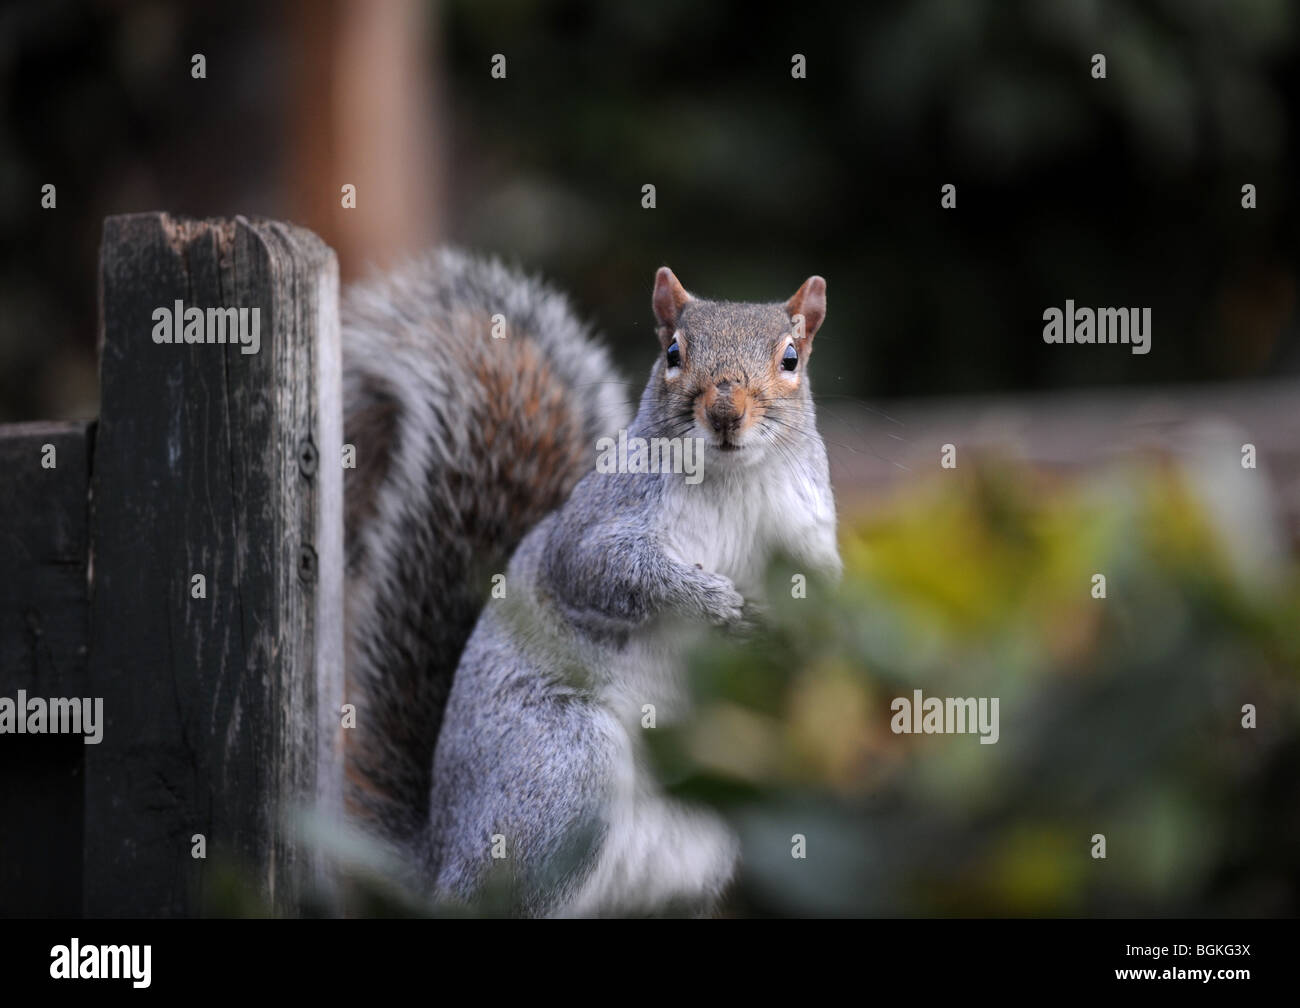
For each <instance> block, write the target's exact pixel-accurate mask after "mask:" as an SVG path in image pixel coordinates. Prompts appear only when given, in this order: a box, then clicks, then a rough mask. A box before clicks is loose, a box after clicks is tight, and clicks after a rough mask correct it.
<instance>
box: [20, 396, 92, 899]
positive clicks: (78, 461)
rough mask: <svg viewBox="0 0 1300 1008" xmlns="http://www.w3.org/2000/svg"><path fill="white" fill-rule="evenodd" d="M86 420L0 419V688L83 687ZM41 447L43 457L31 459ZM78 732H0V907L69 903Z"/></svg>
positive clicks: (46, 694) (76, 870) (77, 842)
mask: <svg viewBox="0 0 1300 1008" xmlns="http://www.w3.org/2000/svg"><path fill="white" fill-rule="evenodd" d="M91 441H92V428H91V425H90V424H88V423H86V422H73V423H30V424H15V425H11V426H5V427H0V473H2V474H3V475H2V476H0V696H3V697H7V698H9V699H11V700H16V699H17V697H18V691H19V690H25V691H26V694H27V695H28V696H33V697H41V698H43V699H46V700H48V699H50V698H51V697H81V696H84V695H86V692H85V689H86V639H87V638H86V629H87V628H86V614H87V592H86V555H87V525H86V513H87V501H88V491H89V478H90V452H91ZM47 444H48V445H52V446H53V447H54V451H55V456H54V459H55V467H54V468H52V469H47V468H44V467H42V465H41V461H42V457H43V454H44V453H43V452H42V448H43V446H44V445H47ZM86 748H87V746H86V745H85V742H84V741H83V739H82V737H81V736H55V735H10V734H0V916H24V917H26V916H42V917H43V916H65V915H75V914H77V913H79V912H80V910H81V848H82V775H83V766H84V759H85V750H86Z"/></svg>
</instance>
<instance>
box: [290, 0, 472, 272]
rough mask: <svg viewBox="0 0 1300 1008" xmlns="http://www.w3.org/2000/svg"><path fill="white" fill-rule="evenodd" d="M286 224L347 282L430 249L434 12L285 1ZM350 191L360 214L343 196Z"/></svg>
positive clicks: (403, 1)
mask: <svg viewBox="0 0 1300 1008" xmlns="http://www.w3.org/2000/svg"><path fill="white" fill-rule="evenodd" d="M285 16H286V28H287V33H288V41H289V51H290V53H291V54H292V55H291V64H290V70H289V74H290V76H289V82H290V101H289V116H290V122H289V124H288V134H289V138H290V143H289V150H288V152H287V157H286V159H285V164H286V170H287V172H288V177H287V179H286V180H285V188H286V192H287V194H288V206H289V208H290V216H291V219H292V220H294V221H295V222H297V223H300V224H303V225H305V226H307V227H309V228H311V229H312V230H313V231H315V232H316V233H317V234H319V235H320V236H321V237H322V238H323V239H324V240H325V241H326V242H328V243H329V244H330V245H331V246H333V248H334V250H335V251H336V252H337V253H338V257H339V269H340V273H341V274H342V277H343V279H345V280H346V279H349V278H351V277H355V276H357V275H358V274H363V273H364V272H365V271H366V270H367V269H368V268H369V267H370V266H371V265H375V266H380V267H382V266H387V265H390V264H391V263H392V262H394V261H395V260H397V259H400V258H401V257H402V256H404V255H406V254H409V253H411V252H414V251H416V250H418V249H421V248H424V247H426V246H428V245H430V244H432V243H434V242H436V241H437V240H438V239H439V237H440V234H441V228H440V221H441V216H442V215H441V208H442V201H443V192H444V187H445V180H446V172H445V166H444V164H443V161H442V151H443V150H444V149H445V145H444V144H443V143H442V142H441V134H442V132H443V122H444V116H443V108H442V103H441V81H440V70H439V65H440V61H439V58H438V53H437V49H438V33H437V19H436V10H435V5H433V4H430V3H428V2H425V0H289V2H288V4H287V6H286V9H285ZM348 184H350V185H353V186H355V187H356V208H355V209H345V208H344V206H343V187H344V186H345V185H348Z"/></svg>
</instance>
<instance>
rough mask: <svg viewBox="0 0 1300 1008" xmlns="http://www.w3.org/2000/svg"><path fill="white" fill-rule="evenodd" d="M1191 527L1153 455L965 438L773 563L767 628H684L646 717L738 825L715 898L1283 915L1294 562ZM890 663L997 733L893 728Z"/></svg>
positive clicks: (906, 908)
mask: <svg viewBox="0 0 1300 1008" xmlns="http://www.w3.org/2000/svg"><path fill="white" fill-rule="evenodd" d="M1218 541H1219V536H1218V534H1217V532H1216V529H1215V528H1213V527H1212V526H1211V525H1210V523H1209V519H1207V517H1206V516H1205V513H1204V512H1203V511H1202V509H1201V508H1200V506H1199V504H1198V501H1197V499H1196V497H1195V496H1194V494H1193V493H1191V492H1189V489H1188V487H1187V485H1186V484H1185V483H1184V481H1183V480H1182V478H1181V476H1180V474H1179V472H1178V470H1177V469H1176V468H1174V467H1172V466H1170V467H1163V466H1159V465H1156V466H1146V467H1139V466H1134V467H1132V468H1126V469H1119V470H1116V471H1114V472H1111V473H1109V474H1103V475H1102V476H1100V477H1098V478H1096V479H1094V480H1093V481H1092V482H1091V483H1089V484H1088V485H1080V484H1071V483H1068V482H1062V481H1058V480H1054V479H1052V478H1049V477H1046V476H1044V475H1041V474H1035V473H1033V472H1031V471H1027V470H1024V469H1021V468H1019V467H1015V466H1012V465H1010V464H1003V465H998V464H996V462H995V460H985V461H982V462H981V463H980V464H979V465H978V466H976V467H974V468H970V467H966V468H963V469H961V470H957V471H953V472H951V473H948V474H945V477H944V478H943V479H942V480H939V481H936V482H935V483H933V484H931V485H929V486H927V487H922V488H915V487H914V488H912V489H910V490H908V491H906V492H904V493H902V494H901V495H900V496H898V497H897V498H896V499H895V500H894V501H892V502H890V503H889V504H887V505H886V506H884V507H883V508H882V509H881V510H880V511H879V512H878V513H876V514H875V515H874V516H873V517H871V518H870V519H868V520H865V521H863V522H862V523H860V524H858V525H857V526H856V527H853V528H850V529H847V530H845V534H844V537H843V542H844V549H843V553H844V558H845V561H846V575H845V578H844V582H843V585H842V586H841V587H840V589H839V590H838V591H830V590H826V589H825V588H821V589H817V588H814V587H812V586H810V588H809V591H808V597H807V598H806V599H790V595H791V587H790V586H791V582H790V579H789V576H788V572H782V573H776V572H774V574H773V578H772V580H771V583H770V597H771V598H772V599H774V600H780V599H782V598H785V599H786V600H787V601H785V602H784V603H782V602H780V601H776V602H774V603H773V604H772V606H771V624H772V625H771V629H770V631H769V632H766V633H764V634H763V635H761V636H760V637H758V638H756V639H754V640H751V641H748V642H745V643H742V644H736V643H734V642H720V641H715V642H713V643H711V644H710V645H708V646H707V647H706V648H705V649H704V650H702V651H701V652H700V653H699V654H698V656H697V660H696V662H695V665H694V680H693V681H694V683H695V690H696V694H697V700H698V703H699V707H698V713H697V716H695V717H694V719H693V720H692V721H691V722H690V723H689V724H685V725H682V726H680V727H678V728H676V729H672V730H662V731H657V732H653V733H650V737H651V741H652V742H653V743H654V744H655V750H656V753H657V759H658V763H659V764H660V765H661V767H662V769H663V774H664V778H665V780H666V781H667V782H668V783H670V784H671V786H672V787H673V789H674V790H675V791H676V792H677V793H678V794H680V795H683V796H687V797H692V798H696V799H700V800H704V801H707V802H708V803H710V804H713V805H716V806H717V807H718V808H720V809H722V810H723V811H724V812H725V813H726V814H727V815H728V817H729V818H730V819H731V820H732V821H733V822H734V823H735V825H736V827H737V828H738V829H739V831H740V833H741V836H742V839H743V843H744V850H745V854H744V877H743V880H742V883H741V885H740V886H739V888H738V892H737V893H736V896H735V901H734V906H733V908H732V909H733V912H735V913H738V914H781V915H785V914H791V915H798V914H818V915H821V914H884V915H993V916H998V915H1035V916H1036V915H1067V916H1068V915H1085V914H1086V915H1095V914H1100V915H1109V914H1115V915H1129V914H1146V915H1181V914H1190V915H1200V914H1219V915H1257V914H1258V915H1281V914H1287V915H1294V914H1295V913H1296V912H1297V910H1300V781H1298V780H1297V776H1296V768H1297V766H1300V705H1298V703H1297V697H1298V696H1300V692H1298V690H1297V687H1298V686H1300V675H1298V674H1297V668H1300V636H1298V635H1297V633H1296V627H1297V625H1298V623H1300V620H1298V617H1300V575H1298V573H1297V571H1296V569H1295V568H1293V567H1290V568H1287V569H1286V573H1285V575H1284V577H1285V579H1286V586H1285V587H1284V588H1283V590H1281V591H1277V590H1276V585H1275V584H1273V583H1272V582H1268V583H1261V584H1252V583H1250V581H1249V580H1248V579H1246V578H1243V576H1242V575H1241V574H1240V573H1239V572H1234V570H1235V568H1234V566H1233V565H1232V564H1231V563H1229V562H1228V558H1227V557H1226V556H1224V555H1223V552H1222V550H1221V549H1220V547H1219V546H1218V545H1217V544H1218ZM1097 572H1101V573H1104V574H1106V577H1107V597H1106V598H1105V599H1104V600H1103V599H1095V598H1093V597H1092V594H1091V587H1092V580H1091V579H1092V575H1093V574H1094V573H1097ZM1265 581H1268V579H1267V578H1265ZM915 689H921V690H922V691H923V693H924V695H925V696H926V697H931V696H935V697H998V698H1000V739H999V741H998V742H997V743H996V744H991V745H990V744H980V742H979V739H978V736H977V735H972V734H965V735H942V734H935V735H916V734H894V733H893V732H892V731H891V728H890V717H891V712H890V701H891V700H892V699H893V698H895V697H908V698H911V697H912V695H913V690H915ZM1246 703H1251V704H1254V705H1256V708H1257V712H1258V727H1256V728H1254V729H1245V728H1243V727H1242V723H1241V722H1242V712H1241V707H1242V705H1243V704H1246ZM796 833H799V834H803V835H804V836H805V837H806V838H807V853H808V856H807V858H806V859H803V860H800V859H796V858H793V857H792V856H791V847H792V842H791V841H792V837H793V835H794V834H796ZM1095 833H1101V834H1104V835H1105V837H1106V844H1107V848H1106V852H1107V857H1106V859H1105V860H1094V859H1093V858H1092V856H1091V847H1092V841H1091V837H1092V836H1093V834H1095Z"/></svg>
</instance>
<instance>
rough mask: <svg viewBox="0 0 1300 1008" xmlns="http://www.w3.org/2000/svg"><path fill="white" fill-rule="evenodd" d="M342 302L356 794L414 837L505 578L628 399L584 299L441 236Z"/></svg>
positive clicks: (388, 828)
mask: <svg viewBox="0 0 1300 1008" xmlns="http://www.w3.org/2000/svg"><path fill="white" fill-rule="evenodd" d="M342 313H343V327H342V328H343V332H342V340H343V360H344V378H343V382H344V411H345V430H344V439H345V441H347V442H348V443H350V444H352V445H354V446H355V447H356V458H357V468H356V469H355V470H349V471H347V472H346V473H345V477H346V516H347V517H346V535H345V540H346V544H347V566H348V583H347V593H346V597H347V623H348V626H347V641H348V656H347V663H346V664H347V679H348V696H349V698H350V699H352V700H353V701H354V702H355V703H356V706H357V719H356V726H355V728H352V729H350V730H349V731H348V732H347V733H345V739H346V741H347V784H348V804H349V807H350V808H351V810H352V811H353V813H354V814H356V815H358V816H360V817H362V818H363V819H365V820H368V821H369V822H370V823H371V824H372V825H373V826H374V828H375V829H376V830H377V832H378V833H379V834H380V835H381V836H382V837H384V838H385V839H387V840H390V841H392V842H394V843H396V844H398V845H400V846H401V847H403V848H407V849H411V848H413V847H415V846H418V845H419V844H420V843H421V841H422V838H423V835H424V833H425V831H426V829H427V826H428V821H429V792H430V773H431V770H432V767H433V747H434V742H435V740H436V739H437V737H438V726H439V723H440V721H441V716H442V708H443V707H444V706H445V704H446V702H447V694H448V691H449V690H450V689H451V680H452V674H453V672H454V671H455V668H456V663H457V661H458V660H459V658H460V653H461V651H462V650H463V649H464V646H465V641H466V640H467V639H468V637H469V634H470V631H471V630H472V629H473V627H474V621H475V620H476V619H477V618H478V613H479V610H480V609H481V608H482V607H483V603H484V601H485V599H486V598H487V595H488V592H489V590H490V588H491V583H490V578H491V576H492V575H493V574H495V573H500V572H502V571H504V570H505V565H506V561H507V560H508V559H509V557H510V553H511V551H512V550H513V549H514V547H515V545H516V543H518V542H519V539H520V538H521V537H522V536H523V534H524V533H525V532H527V531H528V529H529V528H530V527H531V526H532V525H533V524H534V523H536V522H537V521H538V519H540V518H541V517H542V516H543V515H545V514H546V513H548V512H549V511H551V510H552V509H554V508H556V507H558V506H559V505H560V504H561V503H563V501H564V499H565V497H566V496H567V495H568V493H569V491H570V490H571V489H572V487H573V485H574V484H575V483H576V482H577V481H578V479H579V478H580V477H581V476H582V475H583V473H585V472H586V470H587V469H588V468H590V460H591V457H592V447H591V446H592V445H594V444H595V442H596V439H597V438H598V437H600V436H601V435H602V434H605V433H606V432H608V431H613V430H617V429H618V428H619V427H620V426H621V425H622V424H623V423H624V422H625V418H626V416H627V415H628V408H627V404H626V397H625V396H624V392H623V386H622V385H621V384H620V383H618V382H614V381H611V378H613V377H614V375H613V371H612V369H611V367H610V363H609V359H608V357H607V355H606V353H605V351H604V349H603V348H602V347H601V346H600V345H598V344H597V343H596V342H595V341H594V340H593V338H592V334H591V331H590V329H589V328H588V327H587V326H586V325H584V324H583V323H582V322H580V321H579V320H578V319H577V318H576V317H575V315H574V313H573V311H572V309H571V308H570V306H569V303H568V301H567V300H566V299H565V298H564V297H563V296H562V295H560V294H558V293H556V292H555V291H553V290H551V289H550V288H549V287H547V286H546V285H544V284H542V283H540V282H538V281H536V280H533V279H531V278H529V277H526V276H523V275H522V274H520V273H518V272H517V271H514V270H510V269H507V268H505V267H504V266H502V265H501V264H499V263H497V262H495V261H492V260H485V259H478V258H474V257H471V256H467V255H465V254H463V253H460V252H457V251H454V250H449V249H442V250H438V251H436V252H433V253H431V254H428V255H426V256H424V257H422V258H419V259H416V260H414V261H412V262H410V263H408V264H407V265H405V266H404V267H402V268H399V269H397V270H395V271H393V272H392V273H390V274H388V275H386V276H382V277H378V278H375V279H373V280H371V281H368V282H365V283H361V284H358V285H356V286H354V287H352V288H351V289H350V290H349V291H348V292H347V296H346V297H345V298H344V300H343V305H342ZM497 315H500V316H502V319H503V322H504V330H502V331H503V332H504V337H505V338H503V339H493V338H492V337H493V317H494V316H497Z"/></svg>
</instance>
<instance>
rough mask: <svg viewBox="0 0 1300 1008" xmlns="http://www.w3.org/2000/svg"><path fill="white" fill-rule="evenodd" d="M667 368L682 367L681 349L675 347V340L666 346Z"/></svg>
mask: <svg viewBox="0 0 1300 1008" xmlns="http://www.w3.org/2000/svg"><path fill="white" fill-rule="evenodd" d="M668 366H669V367H672V368H676V367H681V366H682V351H681V348H680V347H678V346H677V341H676V340H673V341H672V343H670V344H669V345H668Z"/></svg>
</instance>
